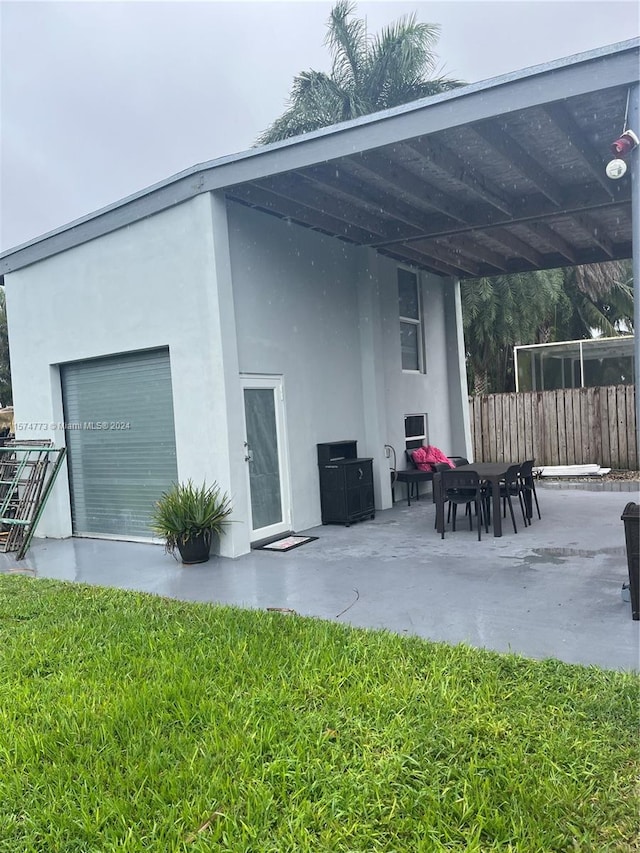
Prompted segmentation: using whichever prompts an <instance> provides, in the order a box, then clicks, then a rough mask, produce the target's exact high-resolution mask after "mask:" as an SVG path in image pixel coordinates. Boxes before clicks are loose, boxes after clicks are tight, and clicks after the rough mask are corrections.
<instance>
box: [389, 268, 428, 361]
mask: <svg viewBox="0 0 640 853" xmlns="http://www.w3.org/2000/svg"><path fill="white" fill-rule="evenodd" d="M401 270H402V271H403V272H405V273H409V274H410V275H412V276H413V277H414V279H415V289H416V302H417V313H418V316H417V317H407V316H405V315H403V314H401V313H400V310H401V309H400V271H401ZM396 286H397V290H398V320H399V327H400V367H401V370H402V372H403V373H412V374H415V375H418V374H425V373H426V372H427V365H426V353H425V341H424V310H423V300H422V278H421V274H420V273H419V272H418V270H416V269H412V268H411V267H409V266H404V265H402V264H399V265H398V267H397V268H396ZM403 325H406V326H414V327H415V328H416V338H417V356H418V367H417V369H416V368H413V367H404V366H403V365H402V327H403Z"/></svg>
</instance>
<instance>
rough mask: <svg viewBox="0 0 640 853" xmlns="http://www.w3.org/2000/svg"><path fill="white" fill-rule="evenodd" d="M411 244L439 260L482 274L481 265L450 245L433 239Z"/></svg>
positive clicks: (473, 273) (471, 272)
mask: <svg viewBox="0 0 640 853" xmlns="http://www.w3.org/2000/svg"><path fill="white" fill-rule="evenodd" d="M411 246H412V247H415V248H417V249H418V250H419V251H421V252H424V253H425V254H426V255H428V256H429V257H431V258H435V259H436V260H437V261H441V262H442V263H445V264H447V265H449V266H451V267H453V268H455V269H458V270H464V271H465V272H468V273H469V274H470V275H473V276H478V275H480V267H479V266H478V264H476V263H474V262H473V261H470V260H468V258H465V257H463V256H462V255H461V254H460V252H456V250H455V249H453V248H451V247H449V246H443V245H442V244H441V243H436V242H435V241H432V240H430V241H427V240H424V241H419V242H416V243H411Z"/></svg>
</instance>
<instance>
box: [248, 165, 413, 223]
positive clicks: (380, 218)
mask: <svg viewBox="0 0 640 853" xmlns="http://www.w3.org/2000/svg"><path fill="white" fill-rule="evenodd" d="M257 186H260V187H262V188H263V189H266V190H269V192H271V193H273V194H274V195H278V196H281V197H282V198H285V199H288V200H289V201H294V202H297V203H299V204H304V205H305V206H306V207H308V208H310V209H311V210H312V211H315V212H317V213H322V214H325V213H328V214H329V215H330V216H333V217H335V218H336V219H340V220H342V221H343V222H345V223H347V224H353V225H357V226H358V227H359V228H364V229H365V230H368V231H373V232H374V233H376V234H386V233H388V232H389V230H392V231H395V232H396V234H397V235H398V237H401V236H402V237H404V235H405V234H408V235H409V236H414V237H415V236H417V235H419V233H420V227H418V226H412V225H408V226H407V225H405V227H404V229H403V231H402V232H400V233H399V229H398V226H397V225H396V224H395V222H394V219H393V217H391V216H389V215H385V211H384V210H383V209H382V207H381V206H380V205H378V210H377V213H372V212H370V211H369V210H367V211H365V210H363V209H362V207H361V206H360V205H358V204H357V203H356V200H355V199H351V198H349V199H347V198H344V197H343V198H335V197H333V196H330V195H327V194H326V193H324V192H321V191H319V189H318V187H317V186H316V185H315V184H314V183H313V182H312V181H308V180H307V179H306V178H304V177H303V176H301V175H299V174H295V175H280V176H279V177H278V178H277V179H275V178H268V179H265V180H263V181H261V182H260V184H257ZM311 224H313V219H312V220H311Z"/></svg>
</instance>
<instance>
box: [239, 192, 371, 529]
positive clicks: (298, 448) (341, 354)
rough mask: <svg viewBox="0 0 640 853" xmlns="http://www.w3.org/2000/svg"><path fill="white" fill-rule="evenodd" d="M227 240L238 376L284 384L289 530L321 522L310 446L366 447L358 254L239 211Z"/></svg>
mask: <svg viewBox="0 0 640 853" xmlns="http://www.w3.org/2000/svg"><path fill="white" fill-rule="evenodd" d="M229 238H230V251H231V265H232V269H233V293H234V302H235V314H236V330H237V335H238V361H239V366H240V370H241V371H242V372H243V373H253V374H276V375H281V376H283V377H284V393H285V404H286V420H287V434H288V440H289V465H290V470H291V478H290V479H291V506H292V527H293V528H294V529H296V530H304V529H305V528H306V527H310V526H312V525H315V524H318V523H319V521H320V496H319V487H318V467H317V456H316V444H317V443H318V442H324V441H338V440H342V439H355V440H357V441H358V452H359V454H360V455H362V456H364V455H368V454H369V453H370V452H371V451H370V449H369V448H367V446H366V443H365V436H364V433H365V430H364V413H363V405H362V380H361V371H360V338H359V321H358V303H357V293H356V289H355V280H356V275H357V265H358V250H356V249H354V248H353V247H350V246H348V245H347V244H345V243H341V242H340V241H338V240H332V239H330V238H328V237H324V236H322V235H320V234H317V233H314V232H312V231H310V230H309V229H305V228H300V227H298V226H296V225H287V224H285V223H283V222H281V221H280V220H278V219H275V218H274V217H271V216H265V215H264V214H260V213H257V212H255V211H251V210H248V209H246V208H242V207H238V206H236V205H230V206H229Z"/></svg>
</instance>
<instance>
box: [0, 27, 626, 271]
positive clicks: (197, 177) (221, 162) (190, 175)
mask: <svg viewBox="0 0 640 853" xmlns="http://www.w3.org/2000/svg"><path fill="white" fill-rule="evenodd" d="M639 48H640V38H633V39H629V40H627V41H624V42H618V43H616V44H613V45H607V46H604V47H600V48H596V49H594V50H590V51H587V52H583V53H579V54H574V55H572V56H568V57H563V58H561V59H557V60H554V61H552V62H547V63H543V64H540V65H535V66H531V67H529V68H525V69H520V70H518V71H513V72H509V73H507V74H503V75H500V76H498V77H492V78H488V79H486V80H482V81H479V82H476V83H470V84H468V85H466V86H461V87H459V88H457V89H452V90H451V91H448V92H443V93H442V94H439V95H432V96H431V97H428V98H423V99H421V100H418V101H412V102H410V103H408V104H402V105H400V106H397V107H393V108H392V109H389V110H384V111H382V112H379V113H373V114H371V115H367V116H362V117H360V118H357V119H353V120H351V121H348V122H343V123H341V124H338V125H330V126H329V127H325V128H321V129H319V130H316V131H312V132H310V133H306V134H304V135H301V136H295V137H291V138H289V139H285V140H282V141H280V142H274V143H271V144H269V145H264V146H259V147H256V148H251V149H248V150H245V151H241V152H238V153H236V154H230V155H225V156H223V157H219V158H216V159H214V160H209V161H205V162H203V163H199V164H196V165H194V166H190V167H189V168H187V169H184V170H183V171H181V172H178V173H176V174H174V175H171V176H170V177H168V178H164V179H163V180H161V181H158V182H157V183H155V184H152V185H150V186H148V187H145V188H144V189H142V190H139V191H137V192H135V193H133V194H131V195H129V196H126V197H124V198H122V199H120V200H118V201H115V202H113V203H111V204H109V205H107V206H105V207H102V208H100V209H99V210H96V211H93V212H91V213H88V214H86V215H85V216H82V217H80V218H78V219H75V220H73V221H72V222H69V223H67V224H65V225H62V226H60V227H59V228H56V229H54V230H52V231H49V232H47V233H45V234H42V235H40V236H38V237H35V238H33V239H32V240H29V241H27V242H25V243H22V244H20V245H18V246H15V247H13V248H10V249H7V250H5V251H4V252H2V253H0V276H2V275H3V274H6V273H9V272H13V271H15V270H18V269H21V268H23V267H25V266H29V265H30V264H32V263H35V262H36V261H38V260H42V259H44V258H46V257H51V256H52V255H55V254H58V253H59V252H62V251H65V250H67V249H69V248H72V247H73V246H77V245H80V244H81V243H84V242H88V241H89V240H92V239H95V238H96V237H99V236H102V235H103V234H106V233H109V232H111V231H115V230H117V229H118V228H122V227H124V226H126V225H129V224H131V223H133V222H136V221H138V220H140V219H143V218H145V217H147V216H150V215H152V214H154V213H159V212H160V211H162V210H166V209H167V208H169V207H172V206H174V205H176V204H180V203H181V202H184V201H187V200H188V199H190V198H193V197H194V196H196V195H198V194H200V193H203V192H210V191H212V190H220V189H224V188H225V187H228V186H232V185H234V184H239V183H243V182H244V181H248V180H251V179H252V178H253V179H257V178H260V177H264V176H266V175H269V174H277V173H278V172H282V171H287V170H289V169H295V168H299V167H301V165H304V164H303V163H301V162H300V163H296V162H295V161H296V160H300V161H302V160H303V159H307V158H303V157H300V156H295V155H296V152H301V151H302V150H303V149H305V150H306V151H308V150H309V148H310V147H313V148H317V147H318V145H319V144H322V143H323V142H326V143H328V144H329V146H330V147H335V146H332V145H331V143H332V142H333V141H334V140H337V139H340V140H344V138H345V136H346V135H347V134H350V133H353V132H354V131H355V132H357V133H358V135H360V134H361V132H362V131H364V130H366V129H367V128H372V127H382V126H383V125H385V124H386V126H387V127H388V126H389V122H390V120H392V119H398V118H400V119H402V118H403V117H412V116H414V115H415V114H416V113H420V112H422V111H423V110H426V109H432V108H434V107H436V108H437V107H438V105H440V104H445V105H446V104H448V103H449V102H451V101H463V100H464V99H471V100H473V99H474V98H475V97H476V96H478V95H480V96H482V95H483V94H485V93H488V92H494V91H495V90H497V89H499V88H500V87H503V86H508V85H510V84H514V83H516V84H517V83H520V82H523V81H527V80H532V79H534V78H535V77H538V76H542V75H547V74H550V73H552V72H556V71H559V70H562V69H567V68H573V67H575V66H578V65H582V64H585V63H590V62H593V61H596V60H602V59H610V58H612V57H614V56H617V55H620V54H623V53H626V52H630V51H634V50H635V51H638V49H639ZM639 70H640V69H639ZM635 76H636V78H637V77H638V76H640V74H636V75H635ZM596 88H597V87H596ZM375 144H378V145H379V144H385V142H384V141H382V142H380V141H379V140H378V141H377V142H376V141H375V140H374V143H373V144H372V145H371V146H366V147H374V146H375ZM356 150H357V149H356ZM363 150H364V147H363ZM325 154H326V156H325V159H329V158H331V157H337V156H340V153H339V152H338V153H332V152H330V151H327V152H325ZM316 159H317V158H316ZM273 161H275V162H273ZM287 161H288V162H287ZM258 162H264V163H265V165H266V163H267V162H268V163H269V165H268V166H266V168H264V167H263V168H261V169H254V168H253V165H252V164H256V163H258ZM252 173H253V174H252Z"/></svg>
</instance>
